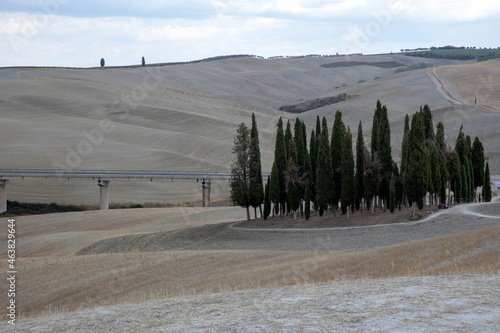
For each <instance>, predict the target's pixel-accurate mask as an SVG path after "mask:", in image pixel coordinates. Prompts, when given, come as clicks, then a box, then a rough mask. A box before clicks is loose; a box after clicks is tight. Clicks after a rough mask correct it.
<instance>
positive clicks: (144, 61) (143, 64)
mask: <svg viewBox="0 0 500 333" xmlns="http://www.w3.org/2000/svg"><path fill="white" fill-rule="evenodd" d="M144 66H146V60H145V59H144V57H142V67H144Z"/></svg>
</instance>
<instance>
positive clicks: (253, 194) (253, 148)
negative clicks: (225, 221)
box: [249, 113, 264, 218]
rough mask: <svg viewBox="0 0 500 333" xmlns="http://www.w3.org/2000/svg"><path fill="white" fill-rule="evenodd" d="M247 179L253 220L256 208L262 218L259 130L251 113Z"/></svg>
mask: <svg viewBox="0 0 500 333" xmlns="http://www.w3.org/2000/svg"><path fill="white" fill-rule="evenodd" d="M249 158H250V166H249V177H250V204H251V205H252V207H253V208H254V214H255V218H257V207H259V210H260V216H261V217H262V207H261V204H262V202H263V201H264V188H263V180H262V167H261V162H260V146H259V130H258V129H257V122H256V121H255V114H253V113H252V128H251V130H250V148H249Z"/></svg>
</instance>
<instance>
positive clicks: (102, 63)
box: [101, 58, 106, 67]
mask: <svg viewBox="0 0 500 333" xmlns="http://www.w3.org/2000/svg"><path fill="white" fill-rule="evenodd" d="M105 64H106V62H105V61H104V58H101V67H104V65H105Z"/></svg>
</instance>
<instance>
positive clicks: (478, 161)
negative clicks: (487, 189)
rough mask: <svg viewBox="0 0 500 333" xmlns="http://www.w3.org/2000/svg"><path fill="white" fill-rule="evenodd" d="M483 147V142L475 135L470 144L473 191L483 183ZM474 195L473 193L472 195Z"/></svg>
mask: <svg viewBox="0 0 500 333" xmlns="http://www.w3.org/2000/svg"><path fill="white" fill-rule="evenodd" d="M483 166H484V148H483V144H482V143H481V141H480V140H479V138H478V137H477V136H476V138H475V139H474V143H473V144H472V170H474V193H476V191H477V188H478V187H481V186H483V183H484V169H483ZM475 196H476V195H475V194H474V197H475Z"/></svg>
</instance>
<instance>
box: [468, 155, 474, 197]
mask: <svg viewBox="0 0 500 333" xmlns="http://www.w3.org/2000/svg"><path fill="white" fill-rule="evenodd" d="M469 193H470V194H469V196H470V200H471V201H476V198H475V196H476V189H475V188H474V170H472V161H471V160H469Z"/></svg>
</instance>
